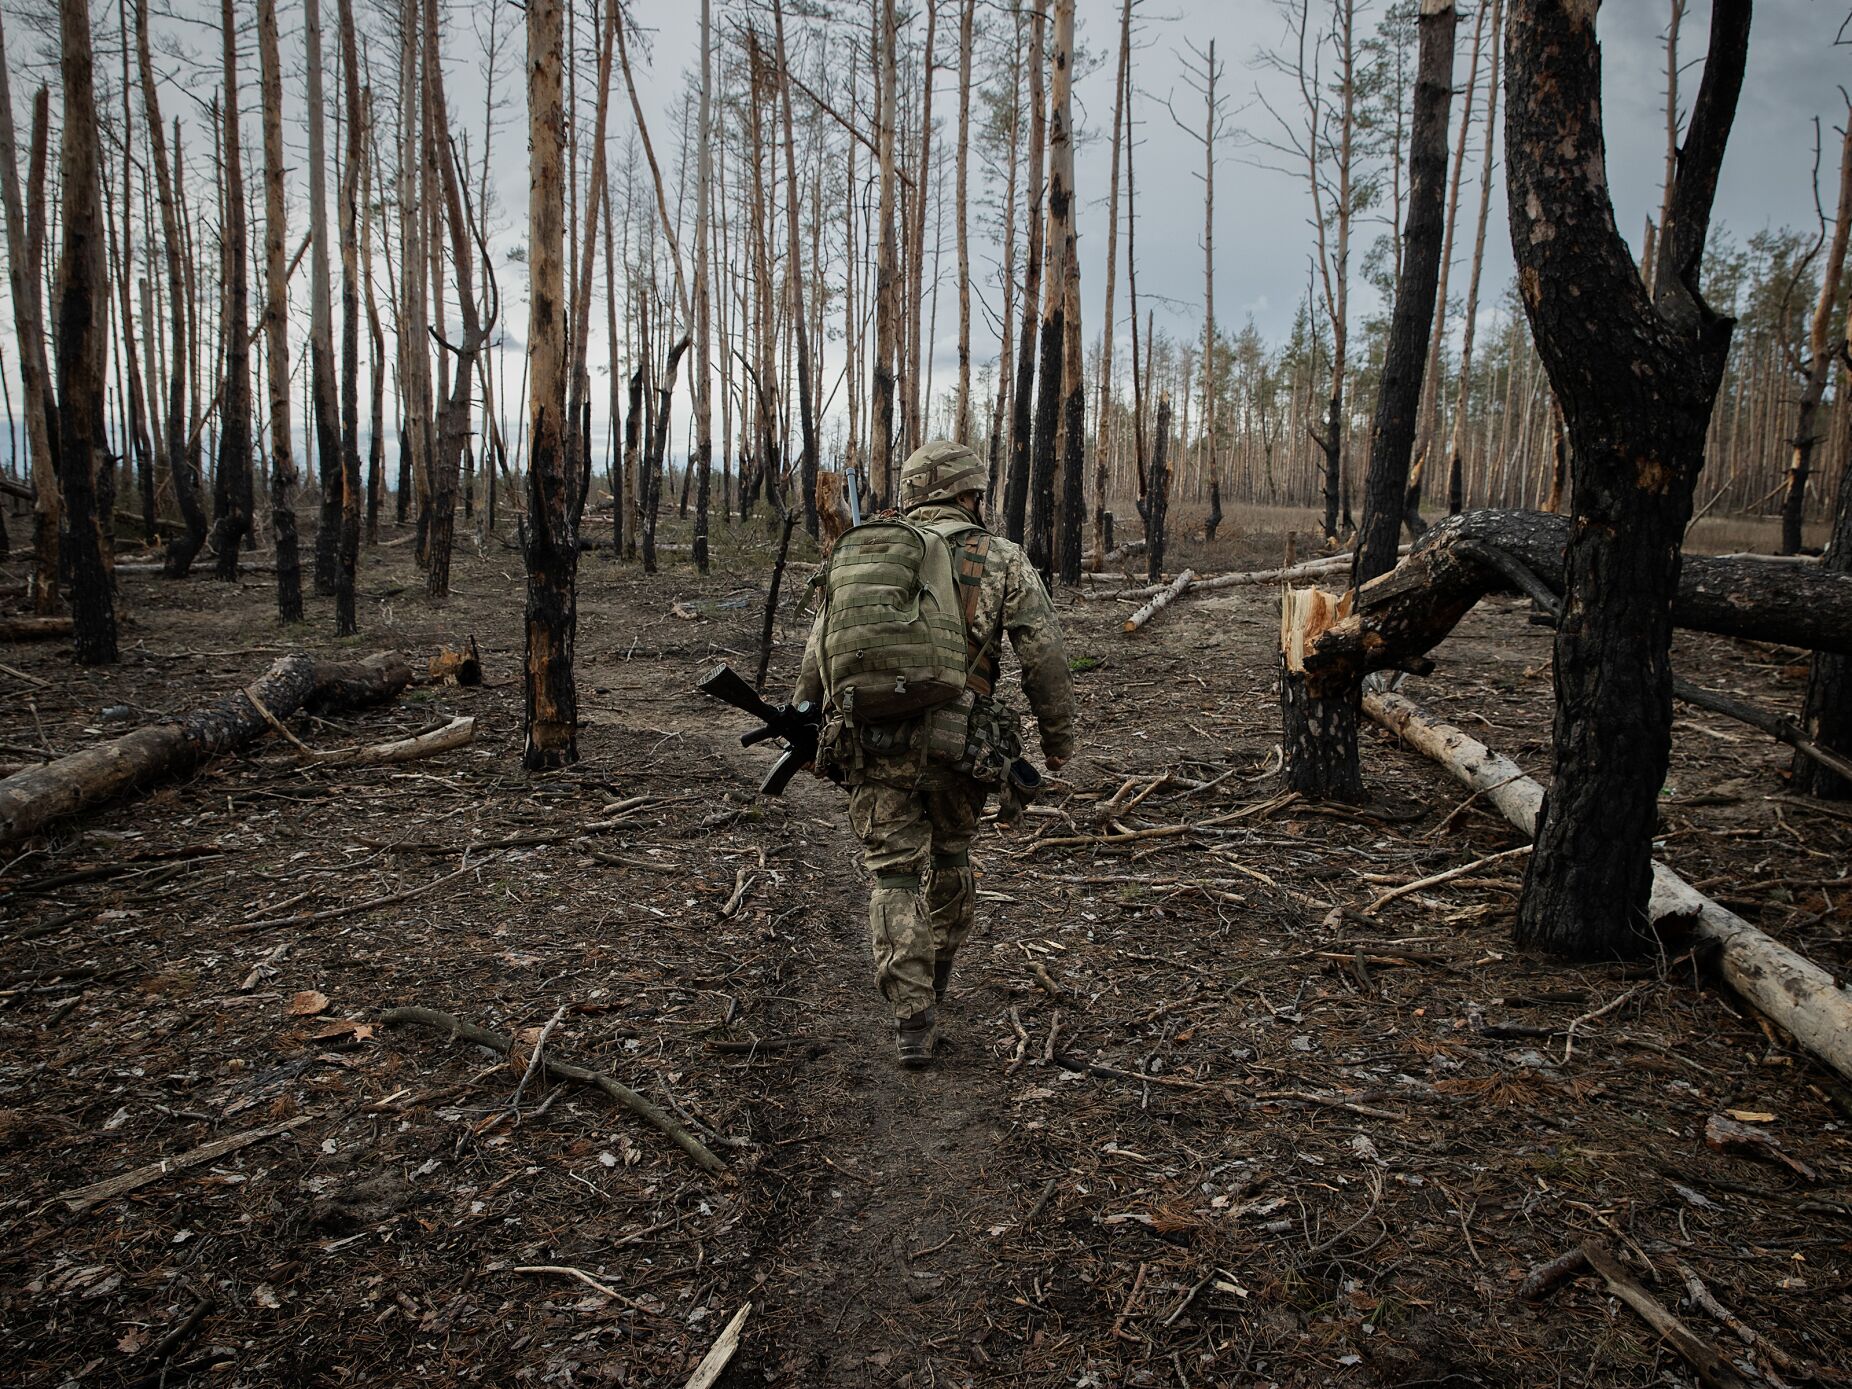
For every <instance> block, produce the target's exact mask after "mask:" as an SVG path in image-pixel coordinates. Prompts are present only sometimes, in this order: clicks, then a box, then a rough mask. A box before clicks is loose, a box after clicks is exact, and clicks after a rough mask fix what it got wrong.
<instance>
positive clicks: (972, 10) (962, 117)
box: [952, 0, 1119, 444]
mask: <svg viewBox="0 0 1852 1389" xmlns="http://www.w3.org/2000/svg"><path fill="white" fill-rule="evenodd" d="M976 16H977V0H961V4H960V6H959V14H958V173H957V179H958V188H957V192H956V193H955V194H954V199H955V201H956V203H957V216H958V395H957V397H956V399H955V401H954V402H953V406H952V429H953V432H954V433H955V434H956V435H957V436H958V439H959V441H960V442H961V443H967V444H968V443H970V441H971V241H970V225H969V224H970V217H969V215H968V208H967V204H966V197H965V194H966V190H967V187H968V184H969V177H968V175H969V166H970V162H971V42H972V27H973V24H974V21H975V19H976ZM1116 109H1117V108H1115V110H1116ZM1118 185H1119V155H1118V145H1117V144H1116V143H1115V144H1114V146H1113V190H1114V193H1115V195H1116V194H1117V191H1118ZM1115 206H1116V203H1115ZM1108 260H1109V263H1110V253H1109V257H1108ZM1106 273H1107V275H1108V277H1109V278H1108V280H1107V283H1108V285H1110V284H1111V279H1110V276H1111V274H1112V272H1111V270H1108V271H1107V272H1106ZM1106 313H1107V331H1108V336H1109V338H1110V334H1111V321H1112V302H1111V291H1110V289H1109V290H1108V292H1107V307H1106Z"/></svg>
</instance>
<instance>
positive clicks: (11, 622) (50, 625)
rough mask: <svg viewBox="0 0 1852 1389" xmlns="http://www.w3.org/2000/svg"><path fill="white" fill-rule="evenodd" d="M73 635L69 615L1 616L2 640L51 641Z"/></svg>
mask: <svg viewBox="0 0 1852 1389" xmlns="http://www.w3.org/2000/svg"><path fill="white" fill-rule="evenodd" d="M70 635H71V619H70V618H68V617H5V618H0V641H50V640H52V639H53V638H56V637H68V636H70Z"/></svg>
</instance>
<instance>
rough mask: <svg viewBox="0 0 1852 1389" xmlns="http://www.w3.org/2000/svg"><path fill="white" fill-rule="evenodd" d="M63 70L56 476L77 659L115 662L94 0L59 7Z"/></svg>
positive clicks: (62, 1) (68, 0)
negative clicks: (104, 491)
mask: <svg viewBox="0 0 1852 1389" xmlns="http://www.w3.org/2000/svg"><path fill="white" fill-rule="evenodd" d="M58 39H59V43H58V47H59V68H60V70H61V71H62V73H63V76H64V135H63V139H62V141H61V145H60V150H59V159H58V164H59V173H60V182H61V183H62V185H63V189H64V199H63V214H64V216H63V222H64V237H63V245H62V248H61V250H60V252H59V256H58V283H57V310H58V318H57V325H58V334H57V348H58V358H57V360H58V468H59V474H60V477H59V481H60V482H61V483H62V484H63V487H64V508H65V528H66V534H67V536H68V541H69V544H68V559H69V566H70V575H71V622H72V629H73V635H74V637H75V645H76V651H77V659H78V661H79V662H80V663H82V664H84V665H102V664H106V663H108V662H112V661H114V660H115V659H116V603H115V578H114V576H113V575H112V574H111V573H110V553H109V538H108V536H107V535H106V534H105V531H104V527H105V514H106V513H105V512H104V511H103V509H102V507H101V505H100V504H99V499H98V490H99V488H98V483H99V479H100V477H101V475H102V473H103V471H104V470H105V469H107V468H108V467H109V466H110V462H109V436H108V434H107V432H106V430H105V428H104V424H103V393H104V383H105V381H106V379H107V377H108V374H109V369H108V361H109V274H108V253H107V248H106V246H105V244H104V233H103V185H102V177H101V175H102V170H101V167H100V165H101V162H102V149H101V142H100V141H99V140H98V138H97V122H96V81H95V73H94V70H93V65H92V58H91V48H90V6H89V4H88V0H59V5H58Z"/></svg>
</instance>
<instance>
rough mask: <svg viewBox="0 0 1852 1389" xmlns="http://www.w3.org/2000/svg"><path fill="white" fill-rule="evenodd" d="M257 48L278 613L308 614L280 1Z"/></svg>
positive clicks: (269, 0)
mask: <svg viewBox="0 0 1852 1389" xmlns="http://www.w3.org/2000/svg"><path fill="white" fill-rule="evenodd" d="M257 52H258V62H259V65H260V67H261V70H262V78H263V88H264V333H265V350H264V369H265V371H266V373H267V376H266V382H267V384H268V387H269V394H270V528H271V530H272V531H273V532H274V533H275V536H276V551H277V616H278V618H280V619H281V620H282V621H284V622H300V621H302V561H301V558H300V555H299V553H298V549H297V544H296V509H295V507H294V506H293V505H292V504H291V501H290V493H291V491H292V490H293V489H294V488H295V485H296V463H295V440H294V437H293V434H292V431H291V427H290V399H289V267H288V265H287V264H286V263H285V261H284V259H283V242H284V238H285V236H286V234H287V223H286V218H287V216H288V213H287V211H286V208H285V203H284V198H283V167H284V165H283V63H282V58H281V55H280V54H279V52H278V48H277V7H276V0H257Z"/></svg>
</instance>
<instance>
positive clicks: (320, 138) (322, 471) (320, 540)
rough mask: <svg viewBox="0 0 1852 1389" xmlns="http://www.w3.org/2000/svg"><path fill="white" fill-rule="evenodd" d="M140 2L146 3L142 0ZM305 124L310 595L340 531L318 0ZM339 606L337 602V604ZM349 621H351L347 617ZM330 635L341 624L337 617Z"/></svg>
mask: <svg viewBox="0 0 1852 1389" xmlns="http://www.w3.org/2000/svg"><path fill="white" fill-rule="evenodd" d="M144 3H145V0H144ZM303 41H304V44H305V46H306V53H305V61H306V62H307V64H308V105H309V109H308V124H309V389H310V392H311V396H310V399H311V400H312V402H313V410H314V422H315V431H314V432H315V454H316V462H317V465H318V467H317V473H316V476H317V480H318V481H319V483H320V489H321V491H320V502H321V505H320V511H319V517H318V521H317V525H316V529H315V591H316V592H317V593H320V594H324V595H331V594H334V593H335V590H336V584H337V579H336V568H337V564H336V550H337V548H338V545H339V541H340V532H341V413H340V404H339V400H338V398H337V394H336V392H337V387H336V384H335V374H334V372H335V368H334V304H333V299H332V295H333V289H332V285H331V282H330V280H329V273H328V173H327V168H328V155H327V149H326V136H325V135H324V133H323V132H324V130H325V127H326V120H327V118H326V107H325V105H324V102H323V98H322V71H323V69H322V23H321V0H303ZM337 602H338V599H337ZM349 620H350V621H351V620H352V619H351V616H350V618H349ZM335 630H336V632H337V633H339V632H340V631H341V630H342V629H341V620H340V617H339V614H338V613H337V615H336V619H335Z"/></svg>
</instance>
